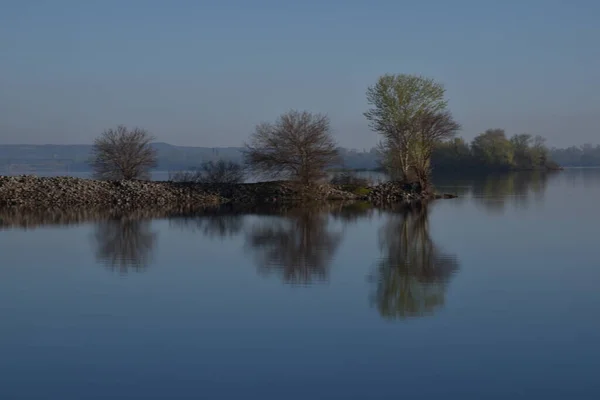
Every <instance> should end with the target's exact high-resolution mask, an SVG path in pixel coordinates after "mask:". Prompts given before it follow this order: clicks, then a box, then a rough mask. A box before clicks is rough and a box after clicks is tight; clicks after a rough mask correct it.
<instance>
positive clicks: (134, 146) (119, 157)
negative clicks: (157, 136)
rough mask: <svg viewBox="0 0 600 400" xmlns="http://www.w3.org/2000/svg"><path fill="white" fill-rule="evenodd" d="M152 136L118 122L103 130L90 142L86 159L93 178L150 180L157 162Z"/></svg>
mask: <svg viewBox="0 0 600 400" xmlns="http://www.w3.org/2000/svg"><path fill="white" fill-rule="evenodd" d="M153 140H154V137H153V136H151V135H149V134H148V132H147V131H146V130H144V129H140V128H134V129H133V130H131V131H130V130H128V129H127V127H125V126H123V125H119V126H118V127H117V128H116V129H112V128H111V129H108V130H105V131H104V132H103V133H102V134H101V135H100V137H98V138H96V140H95V141H94V146H93V148H92V160H91V162H90V164H91V167H92V169H93V171H94V177H95V178H97V179H105V180H131V179H150V169H151V168H153V167H155V166H156V164H157V153H156V150H155V149H154V148H153V147H152V146H151V145H150V143H151V142H152V141H153Z"/></svg>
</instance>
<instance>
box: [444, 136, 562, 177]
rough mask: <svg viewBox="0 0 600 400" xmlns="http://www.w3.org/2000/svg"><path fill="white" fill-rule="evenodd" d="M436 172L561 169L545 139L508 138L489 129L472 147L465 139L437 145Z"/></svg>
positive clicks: (528, 137) (456, 139)
mask: <svg viewBox="0 0 600 400" xmlns="http://www.w3.org/2000/svg"><path fill="white" fill-rule="evenodd" d="M432 160H433V161H432V164H433V168H434V170H453V171H456V170H468V169H478V170H484V171H510V170H521V171H522V170H534V169H542V170H543V169H557V168H559V166H558V164H557V163H556V162H554V161H553V160H552V159H551V158H550V151H549V150H548V148H547V147H546V146H545V140H544V138H542V137H541V136H535V137H534V136H531V135H529V134H519V135H513V136H512V137H510V138H508V137H507V136H506V133H505V132H504V130H502V129H488V130H487V131H485V132H483V133H481V134H479V135H477V136H476V137H475V138H474V139H473V141H472V142H471V143H470V144H469V143H467V142H465V141H464V140H463V139H461V138H455V139H453V140H449V141H446V142H440V143H437V145H436V147H435V149H434V152H433V156H432Z"/></svg>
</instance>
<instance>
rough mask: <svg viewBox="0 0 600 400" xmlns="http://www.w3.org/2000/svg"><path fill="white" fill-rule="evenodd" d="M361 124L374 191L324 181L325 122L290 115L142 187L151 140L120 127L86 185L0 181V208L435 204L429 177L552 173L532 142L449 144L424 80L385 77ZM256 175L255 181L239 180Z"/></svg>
mask: <svg viewBox="0 0 600 400" xmlns="http://www.w3.org/2000/svg"><path fill="white" fill-rule="evenodd" d="M367 101H368V104H369V105H370V107H371V108H370V109H368V110H367V111H366V112H365V113H364V116H365V117H366V119H367V120H368V122H369V125H370V128H371V129H372V130H373V131H374V132H375V133H377V134H378V135H379V137H380V142H379V145H378V148H377V154H378V156H379V164H380V166H381V170H382V171H383V172H385V173H386V175H387V176H388V177H389V178H390V181H389V182H385V183H378V184H374V183H372V182H369V181H367V180H366V179H362V178H358V177H357V176H356V175H354V174H352V173H351V172H348V171H346V172H339V173H337V174H336V175H334V176H333V177H331V171H332V168H335V167H336V166H339V164H340V163H339V160H340V154H339V147H338V146H337V143H336V142H335V140H334V139H333V132H332V129H331V126H330V120H329V118H328V117H327V116H326V115H323V114H319V113H311V112H308V111H297V110H290V111H288V112H286V113H283V114H282V115H280V116H279V118H278V119H277V120H275V121H274V122H263V123H260V124H258V125H256V127H255V129H254V132H253V133H252V134H251V136H250V138H249V140H248V142H247V143H246V144H245V147H244V150H243V156H244V162H243V164H239V163H235V162H232V161H225V160H219V161H217V162H214V161H208V162H204V163H202V164H201V165H200V167H199V168H195V169H190V170H184V171H179V172H176V173H174V174H172V176H171V177H170V179H169V180H168V181H151V180H150V171H151V170H152V168H155V167H156V165H157V158H158V157H157V150H156V148H155V147H153V146H152V143H153V141H154V140H155V137H154V136H153V135H150V134H149V133H148V132H147V131H146V130H144V129H141V128H134V129H128V128H127V127H125V126H123V125H119V126H117V127H116V128H110V129H107V130H105V131H104V132H103V133H102V134H101V135H100V136H99V137H98V138H97V139H96V140H95V142H94V144H93V146H92V154H91V157H90V161H89V165H90V167H91V168H92V170H93V179H83V178H74V177H35V176H27V175H23V176H2V177H0V206H1V207H20V208H28V209H50V208H53V209H68V208H73V207H78V208H80V207H91V208H107V209H108V208H110V209H113V208H118V209H127V210H132V209H160V210H162V211H165V210H174V211H181V210H199V209H201V208H205V207H214V206H218V205H224V204H229V205H243V206H248V205H265V204H278V205H281V204H283V203H296V202H302V203H306V202H315V201H317V202H323V201H361V202H367V203H370V204H371V205H374V206H383V205H398V204H400V205H402V204H413V203H415V202H425V201H429V200H432V199H436V198H452V197H456V196H453V195H449V194H445V195H444V194H437V193H436V191H435V189H434V188H433V186H432V184H431V174H432V170H433V169H436V171H444V170H455V171H456V170H469V169H470V170H473V169H486V170H510V169H514V167H517V168H522V169H538V168H553V167H554V166H553V165H552V164H551V163H550V162H549V160H548V157H547V149H546V148H545V146H544V144H543V140H542V138H540V137H535V138H534V137H532V136H531V135H525V134H523V135H515V136H514V137H513V138H511V139H510V140H508V139H507V138H506V136H505V134H504V131H502V130H488V131H486V132H485V133H483V134H481V135H479V136H478V137H476V138H475V140H474V142H473V143H472V145H471V146H470V147H469V146H467V145H466V143H465V142H464V141H462V139H457V138H455V136H456V133H457V132H458V131H459V130H460V129H461V125H460V124H459V123H458V122H456V121H455V120H454V118H453V116H452V113H451V112H450V111H449V110H448V102H447V100H446V98H445V88H444V87H443V85H441V84H440V83H438V82H435V81H434V80H433V79H430V78H425V77H422V76H416V75H407V74H397V75H391V74H386V75H383V76H381V77H379V79H378V80H377V82H376V83H375V84H374V85H373V86H371V87H369V88H368V90H367ZM248 176H252V177H256V176H260V177H261V178H263V179H259V180H258V182H255V183H246V180H247V177H248Z"/></svg>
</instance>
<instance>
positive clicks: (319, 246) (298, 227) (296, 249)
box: [247, 208, 342, 284]
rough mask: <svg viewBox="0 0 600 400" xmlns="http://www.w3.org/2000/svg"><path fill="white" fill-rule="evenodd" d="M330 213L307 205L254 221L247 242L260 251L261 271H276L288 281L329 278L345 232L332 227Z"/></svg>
mask: <svg viewBox="0 0 600 400" xmlns="http://www.w3.org/2000/svg"><path fill="white" fill-rule="evenodd" d="M328 224H329V221H328V217H327V214H324V213H319V212H316V211H314V210H311V209H308V208H303V209H298V210H294V211H293V212H292V213H291V214H288V215H286V216H282V217H273V218H269V219H267V220H266V221H263V222H257V223H256V224H254V225H253V226H252V227H251V228H250V230H249V232H248V234H247V245H248V247H249V248H250V249H251V250H252V251H254V252H255V253H256V262H257V265H258V269H259V272H260V273H263V274H270V273H276V274H278V275H281V277H282V279H283V281H284V282H286V283H294V284H311V283H313V282H314V281H315V280H317V281H326V280H327V279H328V276H329V273H328V270H329V263H330V261H331V259H332V257H333V253H334V252H335V250H336V249H337V247H338V245H339V243H340V241H341V238H342V234H341V232H333V231H331V230H329V228H328Z"/></svg>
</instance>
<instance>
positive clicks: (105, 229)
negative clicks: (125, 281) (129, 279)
mask: <svg viewBox="0 0 600 400" xmlns="http://www.w3.org/2000/svg"><path fill="white" fill-rule="evenodd" d="M156 236H157V234H156V233H155V232H152V231H151V222H150V221H149V220H142V219H132V218H127V217H121V218H111V219H108V220H105V221H101V222H98V223H97V224H96V226H95V231H94V238H95V242H96V258H97V260H98V261H99V262H101V263H102V264H104V265H105V266H106V267H107V268H109V269H111V270H116V271H119V272H120V273H121V274H126V273H127V272H129V270H133V271H136V272H140V271H143V270H144V269H145V268H146V267H147V266H148V264H149V263H150V261H151V258H152V252H153V249H154V246H155V243H156Z"/></svg>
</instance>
